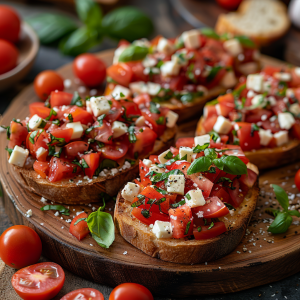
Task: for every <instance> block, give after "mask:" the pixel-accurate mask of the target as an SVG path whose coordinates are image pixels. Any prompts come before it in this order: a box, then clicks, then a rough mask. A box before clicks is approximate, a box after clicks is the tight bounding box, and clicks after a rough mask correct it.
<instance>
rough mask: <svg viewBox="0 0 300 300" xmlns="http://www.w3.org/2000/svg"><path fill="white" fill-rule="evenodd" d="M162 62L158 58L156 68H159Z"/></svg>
mask: <svg viewBox="0 0 300 300" xmlns="http://www.w3.org/2000/svg"><path fill="white" fill-rule="evenodd" d="M163 64H164V61H163V60H158V62H157V64H156V66H155V67H156V68H160V67H161V66H162V65H163Z"/></svg>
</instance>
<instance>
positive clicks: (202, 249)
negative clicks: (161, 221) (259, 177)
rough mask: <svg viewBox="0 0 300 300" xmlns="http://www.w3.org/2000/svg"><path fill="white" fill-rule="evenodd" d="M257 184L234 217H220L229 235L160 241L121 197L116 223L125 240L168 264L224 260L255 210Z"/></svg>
mask: <svg viewBox="0 0 300 300" xmlns="http://www.w3.org/2000/svg"><path fill="white" fill-rule="evenodd" d="M258 195H259V188H258V183H257V182H256V184H255V186H254V187H253V188H252V189H250V190H249V192H248V194H247V195H246V197H245V199H244V201H243V202H242V204H241V205H240V207H239V208H237V209H236V211H234V213H233V214H229V215H227V216H226V217H223V218H220V219H219V220H220V221H223V222H224V223H225V225H226V227H227V230H228V231H227V232H225V233H223V234H221V235H219V236H218V237H215V238H211V239H207V240H184V239H173V238H171V239H158V238H156V236H155V235H154V234H153V232H152V230H151V228H150V227H149V226H147V225H145V224H143V223H141V222H140V221H138V220H137V219H136V218H134V217H133V216H132V215H131V210H132V208H131V203H130V202H128V201H126V200H125V199H123V198H122V196H121V192H120V193H119V194H118V197H117V203H116V206H115V214H114V218H115V224H116V226H117V228H118V230H119V232H120V234H121V235H122V236H123V238H124V239H125V240H126V241H127V242H129V243H130V244H132V245H133V246H135V247H136V248H138V249H140V250H141V251H143V252H145V253H146V254H148V255H150V256H152V257H156V258H160V259H162V260H165V261H169V262H174V263H181V264H198V263H202V262H208V261H212V260H216V259H218V258H221V257H223V256H225V255H227V254H229V253H230V252H231V251H233V250H234V249H235V248H236V247H237V245H238V244H239V243H240V241H241V239H242V238H243V236H244V234H245V232H246V228H247V226H248V223H249V221H250V220H251V217H252V214H253V212H254V210H255V207H256V202H257V199H258Z"/></svg>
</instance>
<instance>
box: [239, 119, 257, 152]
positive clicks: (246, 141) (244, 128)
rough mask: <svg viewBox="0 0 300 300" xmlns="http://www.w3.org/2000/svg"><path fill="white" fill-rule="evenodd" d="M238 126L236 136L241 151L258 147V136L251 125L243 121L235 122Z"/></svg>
mask: <svg viewBox="0 0 300 300" xmlns="http://www.w3.org/2000/svg"><path fill="white" fill-rule="evenodd" d="M236 124H237V125H238V126H239V130H238V131H237V136H238V138H239V140H240V146H241V148H242V149H243V151H250V150H253V149H259V148H260V137H259V134H258V131H256V130H253V128H252V125H251V124H249V123H245V122H238V123H236Z"/></svg>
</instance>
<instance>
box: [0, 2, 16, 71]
mask: <svg viewBox="0 0 300 300" xmlns="http://www.w3.org/2000/svg"><path fill="white" fill-rule="evenodd" d="M0 15H1V8H0ZM1 21H2V20H1V17H0V28H1ZM1 34H2V32H1V31H0V35H1ZM18 56H19V52H18V49H17V47H16V46H15V45H13V44H12V43H10V42H9V41H6V40H2V39H0V75H1V74H4V73H6V72H8V71H10V70H12V69H14V68H15V67H16V66H17V61H18Z"/></svg>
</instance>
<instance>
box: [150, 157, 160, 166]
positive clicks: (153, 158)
mask: <svg viewBox="0 0 300 300" xmlns="http://www.w3.org/2000/svg"><path fill="white" fill-rule="evenodd" d="M149 159H150V160H151V161H152V163H154V164H155V163H158V164H159V163H160V161H159V160H158V155H150V156H149Z"/></svg>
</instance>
